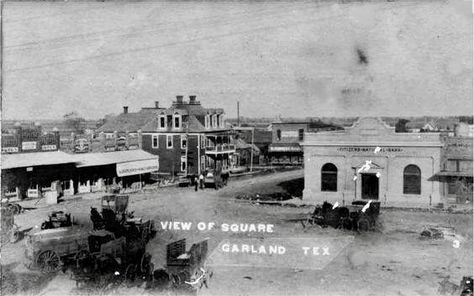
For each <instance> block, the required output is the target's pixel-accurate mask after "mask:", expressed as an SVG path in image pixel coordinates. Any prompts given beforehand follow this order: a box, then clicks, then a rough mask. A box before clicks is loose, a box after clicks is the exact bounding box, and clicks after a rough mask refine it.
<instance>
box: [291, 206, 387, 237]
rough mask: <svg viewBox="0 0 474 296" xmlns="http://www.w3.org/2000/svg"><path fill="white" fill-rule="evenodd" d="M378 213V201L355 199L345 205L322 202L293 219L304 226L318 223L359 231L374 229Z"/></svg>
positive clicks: (322, 225) (324, 225) (323, 225)
mask: <svg viewBox="0 0 474 296" xmlns="http://www.w3.org/2000/svg"><path fill="white" fill-rule="evenodd" d="M379 214H380V202H378V201H372V200H355V201H353V202H352V204H351V205H347V206H334V205H333V204H331V203H329V202H324V203H323V204H322V205H318V206H316V208H315V210H314V211H313V213H310V214H309V215H307V216H306V217H302V218H298V219H293V220H296V221H300V222H301V224H302V225H303V227H304V228H306V227H308V226H312V225H319V226H321V227H328V226H331V227H333V228H339V229H346V230H354V231H358V232H361V231H372V230H375V229H376V224H377V221H378V216H379Z"/></svg>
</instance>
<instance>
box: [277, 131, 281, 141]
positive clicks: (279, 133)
mask: <svg viewBox="0 0 474 296" xmlns="http://www.w3.org/2000/svg"><path fill="white" fill-rule="evenodd" d="M277 140H278V141H280V140H281V130H277Z"/></svg>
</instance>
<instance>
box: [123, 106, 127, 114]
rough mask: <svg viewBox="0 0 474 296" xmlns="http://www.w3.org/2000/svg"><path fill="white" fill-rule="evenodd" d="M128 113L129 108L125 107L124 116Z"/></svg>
mask: <svg viewBox="0 0 474 296" xmlns="http://www.w3.org/2000/svg"><path fill="white" fill-rule="evenodd" d="M127 113H128V106H123V114H127Z"/></svg>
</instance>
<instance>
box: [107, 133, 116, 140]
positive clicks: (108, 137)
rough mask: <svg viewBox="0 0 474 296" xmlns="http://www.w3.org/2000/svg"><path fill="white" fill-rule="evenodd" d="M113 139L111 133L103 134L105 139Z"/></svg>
mask: <svg viewBox="0 0 474 296" xmlns="http://www.w3.org/2000/svg"><path fill="white" fill-rule="evenodd" d="M113 137H114V134H113V133H107V134H105V138H106V139H112V138H113Z"/></svg>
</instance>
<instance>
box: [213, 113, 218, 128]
mask: <svg viewBox="0 0 474 296" xmlns="http://www.w3.org/2000/svg"><path fill="white" fill-rule="evenodd" d="M212 127H217V114H214V115H212Z"/></svg>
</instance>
